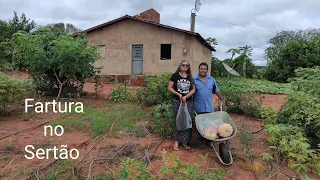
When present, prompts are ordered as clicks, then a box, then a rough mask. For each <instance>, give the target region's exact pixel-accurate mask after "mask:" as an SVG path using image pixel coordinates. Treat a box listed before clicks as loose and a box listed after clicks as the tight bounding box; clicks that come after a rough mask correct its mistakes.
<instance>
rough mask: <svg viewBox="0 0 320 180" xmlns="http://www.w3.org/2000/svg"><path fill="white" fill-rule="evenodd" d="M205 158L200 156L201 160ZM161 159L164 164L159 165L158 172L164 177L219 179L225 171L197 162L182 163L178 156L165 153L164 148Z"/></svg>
mask: <svg viewBox="0 0 320 180" xmlns="http://www.w3.org/2000/svg"><path fill="white" fill-rule="evenodd" d="M205 158H206V157H205ZM205 158H203V157H202V160H203V161H204V160H205ZM162 161H163V162H164V166H162V167H161V171H160V174H161V176H162V177H163V178H164V179H214V180H220V179H221V177H222V176H226V172H225V171H224V170H222V169H211V168H205V167H201V166H200V165H199V164H182V163H181V161H180V158H179V156H177V155H175V154H167V153H166V151H165V150H163V152H162ZM200 167H201V168H200ZM200 169H201V170H200Z"/></svg>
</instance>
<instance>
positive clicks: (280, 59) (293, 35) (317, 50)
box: [265, 29, 320, 82]
mask: <svg viewBox="0 0 320 180" xmlns="http://www.w3.org/2000/svg"><path fill="white" fill-rule="evenodd" d="M268 43H269V44H270V46H269V47H268V48H267V49H266V50H265V55H266V58H267V60H268V65H267V68H266V72H265V78H266V79H268V80H270V81H276V82H286V81H287V80H288V79H289V78H292V77H295V73H294V70H295V69H297V68H299V67H302V68H308V67H315V66H319V65H320V29H307V30H299V31H295V32H294V31H282V32H280V33H278V34H277V35H276V36H275V37H273V38H271V39H270V40H269V41H268Z"/></svg>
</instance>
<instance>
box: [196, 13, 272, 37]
mask: <svg viewBox="0 0 320 180" xmlns="http://www.w3.org/2000/svg"><path fill="white" fill-rule="evenodd" d="M197 17H200V18H204V19H209V20H212V21H217V22H221V23H226V24H230V25H234V26H240V27H244V28H249V29H254V30H259V31H265V32H269V33H277V32H274V31H269V30H265V29H258V28H253V27H248V26H243V25H239V24H234V23H229V22H225V21H220V20H216V19H212V18H208V17H203V16H198V15H197Z"/></svg>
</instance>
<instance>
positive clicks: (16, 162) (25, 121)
mask: <svg viewBox="0 0 320 180" xmlns="http://www.w3.org/2000/svg"><path fill="white" fill-rule="evenodd" d="M23 78H27V76H26V75H25V74H24V75H23ZM112 87H114V85H107V84H106V85H104V88H103V92H102V94H101V95H102V96H103V97H107V95H108V94H109V92H110V90H111V88H112ZM84 89H85V91H87V92H89V93H94V84H93V83H86V84H85V87H84ZM262 97H263V106H270V107H272V108H275V109H279V108H280V107H281V105H282V104H283V103H284V102H285V100H284V99H281V98H283V97H285V95H268V94H264V95H262ZM278 98H280V99H278ZM77 101H81V102H83V104H84V105H91V106H99V105H101V106H103V105H105V104H106V103H107V102H108V101H107V100H103V99H102V100H96V99H88V98H81V99H79V100H77ZM14 109H15V108H13V109H12V112H14V113H11V114H9V115H8V116H2V115H1V116H2V118H1V119H0V138H1V137H4V136H6V135H9V134H11V133H14V132H18V131H20V130H22V129H25V128H28V127H32V126H34V125H37V124H40V123H43V122H46V121H48V120H52V119H56V118H59V117H61V116H63V115H64V114H62V115H61V114H60V115H58V114H54V113H51V114H50V113H49V114H45V113H44V114H35V113H33V114H30V117H25V116H24V115H23V110H24V109H23V107H19V108H17V110H16V111H13V110H14ZM230 116H231V118H232V120H233V121H234V122H235V123H236V125H237V128H238V134H237V135H236V137H234V138H233V139H231V141H230V146H231V152H232V154H233V158H234V163H233V164H232V165H231V166H227V167H226V166H223V165H222V164H221V163H220V162H219V160H218V158H217V156H216V154H215V153H214V151H213V150H212V149H210V148H209V147H207V146H205V145H200V146H197V145H195V144H196V142H197V131H196V129H195V128H194V129H193V144H192V149H190V150H185V149H184V148H183V147H181V146H180V150H179V151H174V150H173V140H172V139H167V140H165V141H164V142H163V143H162V144H161V145H160V147H159V148H158V150H157V151H156V153H155V154H154V155H155V156H156V157H157V158H156V160H155V161H153V162H152V165H151V164H150V165H149V166H148V167H149V169H150V171H151V172H152V173H153V174H154V175H156V173H155V171H154V170H153V166H154V168H155V169H156V171H157V172H159V171H160V166H161V165H162V163H161V153H162V151H163V150H165V151H166V152H167V153H173V154H175V155H178V157H179V158H180V160H181V162H182V163H190V164H195V163H197V164H201V158H200V156H199V154H201V155H203V156H204V155H205V154H206V153H208V157H207V161H206V162H204V163H203V164H202V165H201V166H205V167H210V168H223V169H224V170H226V172H227V177H225V178H224V179H227V180H231V179H232V180H247V179H248V180H251V179H255V176H254V173H253V171H252V164H251V161H249V159H248V157H247V156H246V154H245V151H244V143H243V142H242V140H241V137H240V133H241V131H242V130H243V128H245V129H246V130H247V131H250V132H252V131H257V130H259V129H261V125H260V122H259V121H257V119H255V118H250V117H247V116H244V115H238V114H230ZM43 127H44V126H41V127H39V128H36V129H34V130H31V131H26V132H23V133H20V134H17V135H14V136H11V137H9V138H6V139H3V140H0V179H1V178H6V179H11V178H13V177H14V176H16V175H17V176H16V177H15V179H22V178H23V177H26V176H27V175H29V174H30V173H31V172H32V171H36V170H37V168H38V166H40V165H41V166H44V165H46V164H47V163H49V162H50V161H52V160H53V159H52V157H51V159H50V160H39V159H36V158H35V159H33V160H28V159H26V158H25V157H24V155H25V154H26V152H24V148H25V146H26V145H34V146H35V148H44V149H46V148H53V146H57V147H58V148H60V145H68V148H72V147H75V146H77V145H79V144H80V143H81V142H83V141H85V140H86V139H88V138H90V134H89V133H88V132H80V131H77V130H74V131H68V132H65V133H64V134H63V135H62V136H61V137H44V134H43ZM252 138H253V140H252V141H253V142H252V144H253V145H252V149H251V153H252V156H253V157H254V159H255V161H256V162H258V163H259V164H262V163H261V162H260V158H259V157H260V154H261V153H263V152H268V144H267V138H268V136H267V134H265V133H264V132H263V131H261V132H259V133H256V134H254V135H253V136H252ZM160 141H161V140H160V138H159V137H158V136H156V135H150V136H148V137H145V138H137V137H136V138H135V139H132V136H131V135H130V134H127V133H124V132H122V131H119V132H114V133H112V134H111V135H110V136H107V137H106V138H105V139H104V141H102V142H101V143H99V144H98V145H97V146H96V147H95V148H94V149H93V150H92V152H91V153H90V154H88V156H87V158H86V159H84V161H83V162H87V161H90V155H91V156H92V157H93V158H95V157H100V158H104V157H106V152H107V151H106V150H109V151H110V149H112V148H114V147H119V146H121V145H125V144H127V145H128V144H129V143H133V144H137V145H136V146H137V147H136V148H132V149H135V150H132V151H134V152H131V151H130V149H129V150H126V151H125V152H123V151H119V152H121V154H118V155H117V156H115V157H114V162H113V161H112V162H109V163H111V164H112V167H113V168H115V169H114V170H116V167H117V166H118V165H119V164H118V163H119V160H120V159H121V158H124V157H127V156H132V155H134V153H138V152H139V148H140V149H141V148H142V149H144V148H146V147H147V146H149V145H150V150H149V151H148V154H153V153H154V150H155V148H156V146H157V145H158V144H159V143H160ZM93 145H94V143H93V142H92V141H89V142H88V143H86V144H85V145H83V146H81V147H79V148H77V149H78V150H79V151H80V157H79V158H78V159H77V161H79V160H80V159H81V158H82V157H83V156H84V155H85V154H86V152H87V151H88V150H89V149H90V148H91V147H92V146H93ZM111 145H113V146H112V147H111ZM133 147H134V146H133ZM34 151H35V150H34ZM140 155H143V154H141V153H140ZM108 165H110V164H108ZM55 166H56V165H53V166H52V167H50V168H49V170H44V171H43V172H42V174H41V175H44V174H43V173H45V174H47V173H50V172H51V170H52V168H53V167H55ZM89 167H90V163H88V164H87V165H86V166H84V168H83V170H82V173H81V174H82V175H84V176H87V174H88V171H89V169H90V168H89ZM106 167H110V166H107V165H106V164H105V163H93V164H92V167H91V174H106V172H108V171H109V169H108V168H106ZM23 168H24V169H23ZM281 170H282V171H284V172H286V173H287V174H290V175H294V173H292V171H290V170H288V168H286V167H285V166H284V167H283V168H282V169H281ZM259 179H267V178H266V177H264V176H262V175H261V174H259ZM280 179H287V177H285V176H281V177H280Z"/></svg>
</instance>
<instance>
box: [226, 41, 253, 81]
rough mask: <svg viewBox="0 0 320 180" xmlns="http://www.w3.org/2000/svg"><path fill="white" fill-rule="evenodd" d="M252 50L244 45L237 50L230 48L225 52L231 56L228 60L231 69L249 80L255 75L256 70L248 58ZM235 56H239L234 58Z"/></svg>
mask: <svg viewBox="0 0 320 180" xmlns="http://www.w3.org/2000/svg"><path fill="white" fill-rule="evenodd" d="M252 50H253V49H252V48H251V46H248V45H245V46H242V47H239V48H231V49H229V50H228V51H227V52H226V53H231V54H232V55H231V58H230V61H231V62H232V63H231V67H233V68H234V70H236V71H237V72H238V73H240V74H242V75H244V76H245V77H250V78H251V77H252V76H253V75H254V74H256V73H257V68H256V67H255V65H254V64H252V59H251V58H250V56H251V55H252ZM236 54H239V56H238V57H236V58H234V56H235V55H236ZM233 58H234V59H233Z"/></svg>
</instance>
